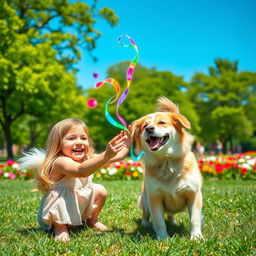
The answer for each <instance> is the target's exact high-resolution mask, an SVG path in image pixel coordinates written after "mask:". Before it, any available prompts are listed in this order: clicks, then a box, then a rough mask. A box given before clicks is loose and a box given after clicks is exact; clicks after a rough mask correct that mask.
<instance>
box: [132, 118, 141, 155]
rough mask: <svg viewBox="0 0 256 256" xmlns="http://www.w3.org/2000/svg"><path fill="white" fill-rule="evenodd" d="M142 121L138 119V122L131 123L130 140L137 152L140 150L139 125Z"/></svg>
mask: <svg viewBox="0 0 256 256" xmlns="http://www.w3.org/2000/svg"><path fill="white" fill-rule="evenodd" d="M142 122H143V119H142V118H140V119H138V120H135V121H133V122H132V128H131V133H132V138H133V139H134V140H135V142H136V145H137V148H138V150H141V143H140V138H139V137H140V132H141V125H142Z"/></svg>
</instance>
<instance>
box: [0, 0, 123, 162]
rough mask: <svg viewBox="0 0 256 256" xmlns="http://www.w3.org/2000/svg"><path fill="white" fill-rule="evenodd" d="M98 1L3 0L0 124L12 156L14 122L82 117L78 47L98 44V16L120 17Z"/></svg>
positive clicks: (33, 124) (114, 21)
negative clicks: (88, 2) (77, 73)
mask: <svg viewBox="0 0 256 256" xmlns="http://www.w3.org/2000/svg"><path fill="white" fill-rule="evenodd" d="M97 2H98V1H97V0H95V1H92V5H91V6H89V5H88V4H86V3H84V2H80V1H67V0H59V1H55V0H38V1H34V0H25V1H23V0H0V73H1V76H0V99H1V101H0V124H1V128H2V131H3V134H4V137H5V140H6V146H7V152H8V157H9V158H12V157H13V152H12V144H13V131H14V130H15V127H13V125H14V123H16V124H17V123H19V122H22V121H23V120H26V121H27V122H28V123H30V124H31V129H32V130H33V129H34V131H33V132H35V129H36V128H35V127H36V126H37V124H38V125H39V126H40V129H42V128H43V124H49V123H52V122H54V121H56V120H60V119H61V118H63V117H66V116H68V115H72V116H75V115H77V116H82V112H83V107H84V104H85V102H84V100H85V99H84V97H83V95H82V91H81V89H79V88H78V86H77V82H76V77H75V74H76V71H77V70H76V69H75V68H74V64H76V63H77V62H78V61H79V59H80V58H81V53H80V51H81V50H80V49H86V50H87V51H88V52H89V53H91V51H92V50H93V49H94V48H95V47H96V42H97V40H98V39H99V38H100V36H101V32H100V31H98V30H96V29H95V24H96V22H97V20H98V19H104V20H106V21H107V22H108V23H109V24H110V25H111V26H113V25H116V24H117V22H118V17H117V16H116V15H115V13H114V11H113V10H111V9H109V8H107V7H104V8H102V9H100V10H99V11H96V9H97V8H96V4H97ZM33 127H34V128H33Z"/></svg>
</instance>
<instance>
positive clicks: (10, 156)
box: [3, 122, 13, 159]
mask: <svg viewBox="0 0 256 256" xmlns="http://www.w3.org/2000/svg"><path fill="white" fill-rule="evenodd" d="M3 128H4V136H5V141H6V149H7V157H8V159H13V152H12V145H13V141H12V135H11V123H9V122H6V123H5V126H4V127H3Z"/></svg>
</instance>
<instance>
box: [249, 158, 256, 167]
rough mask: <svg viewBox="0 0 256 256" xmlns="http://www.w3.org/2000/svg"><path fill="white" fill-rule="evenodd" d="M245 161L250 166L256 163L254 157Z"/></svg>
mask: <svg viewBox="0 0 256 256" xmlns="http://www.w3.org/2000/svg"><path fill="white" fill-rule="evenodd" d="M247 163H248V164H249V165H251V166H254V165H255V164H256V161H255V158H252V159H250V160H249V161H248V162H247Z"/></svg>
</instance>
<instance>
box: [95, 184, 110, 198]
mask: <svg viewBox="0 0 256 256" xmlns="http://www.w3.org/2000/svg"><path fill="white" fill-rule="evenodd" d="M93 186H94V189H95V194H96V195H97V196H99V197H103V198H105V197H107V190H106V188H105V187H104V186H102V185H101V184H93Z"/></svg>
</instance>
